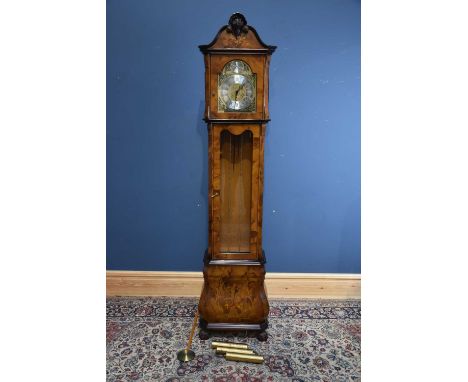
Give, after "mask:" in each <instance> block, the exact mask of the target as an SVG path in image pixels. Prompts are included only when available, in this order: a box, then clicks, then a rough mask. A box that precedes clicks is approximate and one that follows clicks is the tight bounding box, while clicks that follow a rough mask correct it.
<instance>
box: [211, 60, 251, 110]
mask: <svg viewBox="0 0 468 382" xmlns="http://www.w3.org/2000/svg"><path fill="white" fill-rule="evenodd" d="M255 99H256V78H255V74H253V73H252V71H251V70H250V67H249V65H247V64H246V63H245V62H243V61H240V60H234V61H230V62H228V63H227V64H226V65H225V67H224V68H223V71H222V72H221V74H220V75H219V77H218V111H221V112H252V111H255Z"/></svg>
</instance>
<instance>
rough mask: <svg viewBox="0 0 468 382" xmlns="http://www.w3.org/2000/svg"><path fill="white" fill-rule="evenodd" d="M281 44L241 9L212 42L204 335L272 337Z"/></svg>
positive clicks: (208, 54)
mask: <svg viewBox="0 0 468 382" xmlns="http://www.w3.org/2000/svg"><path fill="white" fill-rule="evenodd" d="M275 48H276V47H274V46H270V45H266V44H265V43H263V42H262V40H261V39H260V37H259V36H258V34H257V32H256V31H255V29H254V28H253V27H251V26H248V25H247V22H246V20H245V17H244V16H243V15H241V14H239V13H235V14H233V15H232V16H231V18H230V19H229V24H228V25H226V26H224V27H222V28H221V30H220V31H219V32H218V34H217V36H216V37H215V39H214V40H213V41H212V42H211V43H210V44H208V45H201V46H200V50H201V51H202V53H203V54H204V59H205V118H204V119H205V121H206V122H207V125H208V139H209V144H208V147H209V153H208V155H209V243H208V249H207V251H206V253H205V257H204V270H203V275H204V286H203V291H202V295H201V299H200V304H199V312H200V326H201V329H200V338H202V339H206V338H208V337H209V332H210V331H211V330H237V329H239V330H256V331H258V338H259V339H260V340H266V339H267V334H266V332H265V329H266V328H267V326H268V323H267V317H268V311H269V306H268V300H267V296H266V293H265V287H264V279H265V254H264V252H263V250H262V196H263V151H264V150H263V149H264V140H265V130H266V127H267V123H268V121H269V113H268V81H269V78H268V73H269V63H270V57H271V54H272V53H273V52H274V50H275Z"/></svg>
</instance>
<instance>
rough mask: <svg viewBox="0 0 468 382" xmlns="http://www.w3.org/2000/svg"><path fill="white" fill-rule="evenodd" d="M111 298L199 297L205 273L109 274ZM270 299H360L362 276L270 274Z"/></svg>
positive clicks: (128, 272) (268, 276)
mask: <svg viewBox="0 0 468 382" xmlns="http://www.w3.org/2000/svg"><path fill="white" fill-rule="evenodd" d="M106 278H107V295H108V296H186V297H199V296H200V293H201V289H202V287H203V274H202V272H142V271H107V277H106ZM265 284H266V290H267V294H268V298H304V299H311V298H331V299H335V298H336V299H345V298H361V275H360V274H326V273H267V274H266V279H265Z"/></svg>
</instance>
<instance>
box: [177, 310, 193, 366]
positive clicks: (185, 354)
mask: <svg viewBox="0 0 468 382" xmlns="http://www.w3.org/2000/svg"><path fill="white" fill-rule="evenodd" d="M197 322H198V305H197V311H196V313H195V318H194V319H193V325H192V331H191V332H190V337H189V340H188V343H187V346H186V347H185V349H183V350H179V351H178V352H177V359H178V360H179V361H181V362H189V361H191V360H192V359H194V358H195V353H194V352H193V351H192V350H190V348H191V346H192V339H193V334H194V333H195V328H196V327H197Z"/></svg>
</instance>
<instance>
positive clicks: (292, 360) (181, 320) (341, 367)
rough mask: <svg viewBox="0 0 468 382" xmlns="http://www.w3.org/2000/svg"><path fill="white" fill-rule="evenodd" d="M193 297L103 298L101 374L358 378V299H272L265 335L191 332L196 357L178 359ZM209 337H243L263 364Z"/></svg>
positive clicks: (298, 380)
mask: <svg viewBox="0 0 468 382" xmlns="http://www.w3.org/2000/svg"><path fill="white" fill-rule="evenodd" d="M196 303H197V301H196V299H192V298H168V297H160V298H152V297H151V298H150V297H144V298H137V297H117V298H109V299H108V300H107V381H112V382H114V381H115V382H117V381H164V382H179V381H180V382H188V381H204V382H237V381H240V382H264V381H265V382H266V381H295V382H302V381H327V382H332V381H333V382H334V381H336V382H343V381H360V371H361V365H360V364H361V362H360V361H361V304H360V301H359V300H349V301H342V300H339V301H336V300H270V317H269V328H268V335H269V337H268V341H266V342H259V341H258V340H257V339H256V338H255V336H254V335H253V333H250V334H247V333H245V332H244V333H234V334H224V335H222V334H221V335H214V336H212V338H210V339H209V340H207V341H201V340H199V338H198V336H195V337H194V340H193V345H192V349H193V351H194V352H195V354H196V357H195V359H194V360H192V361H190V362H187V363H181V362H179V361H178V360H177V358H176V352H177V351H178V350H180V349H183V348H184V347H185V345H186V343H187V339H188V335H189V333H190V328H191V325H192V320H193V317H194V314H195V307H196ZM212 340H221V341H231V342H244V343H248V344H249V345H250V346H251V347H252V348H253V349H255V350H256V351H257V352H258V353H259V354H261V355H263V356H264V358H265V362H264V363H263V364H248V363H240V362H239V363H238V362H232V361H226V360H225V359H224V358H222V357H220V356H216V355H215V353H214V351H213V350H212V349H211V346H210V344H211V341H212Z"/></svg>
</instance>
